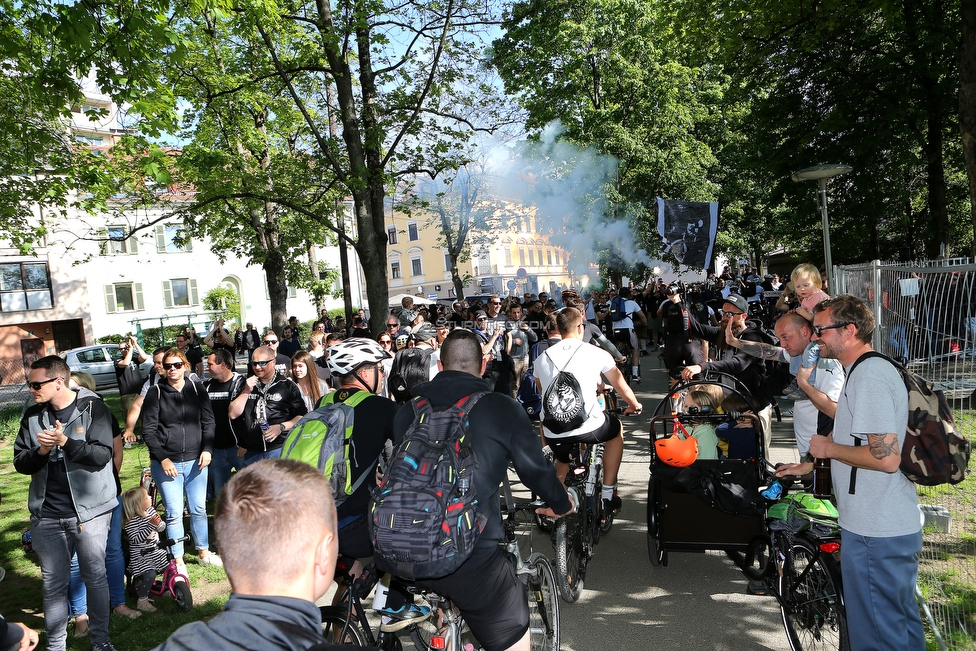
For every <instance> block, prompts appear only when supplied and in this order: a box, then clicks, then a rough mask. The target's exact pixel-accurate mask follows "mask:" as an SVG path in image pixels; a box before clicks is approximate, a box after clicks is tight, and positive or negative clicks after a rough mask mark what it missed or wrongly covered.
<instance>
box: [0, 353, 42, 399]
mask: <svg viewBox="0 0 976 651" xmlns="http://www.w3.org/2000/svg"><path fill="white" fill-rule="evenodd" d="M35 359H37V357H36V356H34V357H29V358H22V359H2V360H0V408H3V407H6V406H8V405H15V406H17V407H18V408H19V407H21V406H23V405H24V403H25V401H26V400H27V399H28V398H29V397H30V393H29V392H28V391H27V371H28V369H29V368H30V365H31V363H32V362H33V361H34V360H35Z"/></svg>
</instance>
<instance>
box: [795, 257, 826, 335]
mask: <svg viewBox="0 0 976 651" xmlns="http://www.w3.org/2000/svg"><path fill="white" fill-rule="evenodd" d="M790 278H791V280H792V281H793V289H794V291H795V292H796V294H797V296H798V297H799V298H800V307H798V308H796V313H797V314H799V315H800V316H802V317H803V318H804V319H806V320H807V321H810V322H811V323H812V322H813V308H815V307H817V304H818V303H820V302H821V301H825V300H827V299H828V298H830V296H829V295H828V294H827V292H825V291H824V290H823V279H822V278H821V277H820V270H819V269H817V268H816V267H815V266H813V265H812V264H810V263H809V262H804V263H802V264H798V265H797V266H796V269H794V270H793V273H792V274H790Z"/></svg>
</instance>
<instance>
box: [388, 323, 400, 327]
mask: <svg viewBox="0 0 976 651" xmlns="http://www.w3.org/2000/svg"><path fill="white" fill-rule="evenodd" d="M398 325H400V324H399V323H387V324H386V327H387V328H395V327H397V326H398Z"/></svg>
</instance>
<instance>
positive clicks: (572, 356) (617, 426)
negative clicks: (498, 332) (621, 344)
mask: <svg viewBox="0 0 976 651" xmlns="http://www.w3.org/2000/svg"><path fill="white" fill-rule="evenodd" d="M583 323H584V320H583V315H582V314H581V313H580V311H579V310H577V309H576V308H575V307H564V308H563V309H561V310H559V311H558V312H556V327H557V329H558V330H559V334H560V336H561V339H560V340H558V341H557V342H556V343H554V344H553V345H551V346H550V347H549V348H548V349H547V350H546V352H545V353H543V354H541V355H539V357H538V359H536V361H535V375H536V383H537V384H538V386H539V392H540V393H541V394H542V395H543V396H545V395H546V390H547V389H549V388H550V386H551V385H552V384H553V382H554V381H555V379H556V376H557V374H559V372H560V371H563V372H566V373H570V374H572V375H573V377H574V378H575V379H576V381H577V382H578V384H579V387H580V388H581V396H580V397H581V398H582V401H583V405H582V408H583V410H584V412H585V414H586V420H585V421H584V422H583V424H582V425H580V426H579V427H578V428H576V429H573V430H570V431H568V432H562V433H554V432H552V431H551V430H550V429H549V428H547V427H543V431H544V433H545V437H546V441H547V442H548V443H549V446H550V447H551V448H552V451H553V454H554V455H555V456H556V461H557V465H556V472H557V473H558V474H559V478H560V479H564V478H565V477H566V473H567V472H568V471H569V465H568V464H569V459H570V453H571V452H572V447H571V446H573V445H579V444H580V443H603V444H604V446H603V481H604V484H603V486H602V487H601V491H602V494H601V498H602V499H603V505H604V512H606V513H610V512H615V511H618V510H619V509H620V506H621V502H620V496H619V495H617V488H616V485H617V472H618V470H619V469H620V461H621V459H622V458H623V454H624V428H623V424H622V423H621V422H620V419H619V418H617V417H616V416H615V415H613V414H608V413H606V412H605V411H603V410H602V409H601V408H600V406H599V402H598V401H597V390H598V388H599V387H600V386H602V384H603V380H602V378H601V373H602V374H603V375H604V376H606V378H607V380H608V381H609V382H610V384H611V385H612V386H613V388H614V389H616V390H617V392H618V393H619V394H620V396H621V397H622V398H623V399H624V400H625V401H626V402H627V409H626V410H624V414H639V413H641V410H642V409H643V406H642V405H641V403H640V402H638V401H637V397H636V396H635V395H634V392H633V391H632V390H631V388H630V386H629V385H628V384H627V382H626V381H625V380H624V377H623V375H622V374H621V373H620V370H619V369H618V368H617V366H616V364H614V361H613V358H611V357H610V355H609V353H607V352H606V351H604V350H600V349H598V348H596V347H595V346H588V345H586V344H584V343H583V329H584V326H583ZM545 402H546V401H545V399H544V400H543V410H545ZM567 406H572V405H567ZM543 420H545V419H543Z"/></svg>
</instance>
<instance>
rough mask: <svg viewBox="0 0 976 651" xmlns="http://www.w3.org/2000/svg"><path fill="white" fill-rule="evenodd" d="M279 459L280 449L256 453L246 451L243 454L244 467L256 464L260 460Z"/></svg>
mask: <svg viewBox="0 0 976 651" xmlns="http://www.w3.org/2000/svg"><path fill="white" fill-rule="evenodd" d="M280 457H281V448H278V449H276V450H261V451H258V452H251V451H248V452H246V453H245V454H244V467H245V468H246V467H248V466H249V465H251V464H252V463H257V462H258V461H260V460H261V459H278V458H280Z"/></svg>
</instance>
